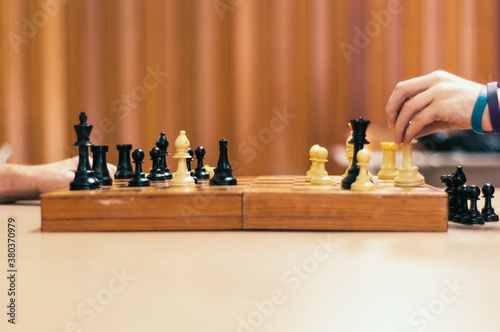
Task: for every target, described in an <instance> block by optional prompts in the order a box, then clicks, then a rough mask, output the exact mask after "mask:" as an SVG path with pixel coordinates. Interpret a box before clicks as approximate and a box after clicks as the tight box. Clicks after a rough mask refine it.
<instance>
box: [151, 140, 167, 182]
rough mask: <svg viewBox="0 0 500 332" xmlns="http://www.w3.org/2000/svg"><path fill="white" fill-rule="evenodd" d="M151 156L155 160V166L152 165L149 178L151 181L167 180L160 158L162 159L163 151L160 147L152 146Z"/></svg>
mask: <svg viewBox="0 0 500 332" xmlns="http://www.w3.org/2000/svg"><path fill="white" fill-rule="evenodd" d="M149 156H150V157H151V160H152V161H153V166H152V167H151V170H150V171H149V174H148V176H147V178H148V179H149V180H150V181H165V180H166V178H165V173H163V172H162V170H161V169H160V160H161V151H160V149H159V148H156V147H155V148H152V149H151V150H149Z"/></svg>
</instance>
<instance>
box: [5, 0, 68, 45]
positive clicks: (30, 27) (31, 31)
mask: <svg viewBox="0 0 500 332" xmlns="http://www.w3.org/2000/svg"><path fill="white" fill-rule="evenodd" d="M69 1H70V0H39V1H38V6H40V9H38V10H37V11H35V12H34V13H33V15H32V16H31V18H30V19H28V18H27V17H26V16H23V17H22V18H21V21H22V23H23V25H22V27H21V33H20V34H19V33H16V32H12V31H11V32H9V34H8V35H7V39H8V40H9V42H10V45H11V46H12V48H13V49H14V52H16V53H19V50H20V46H21V45H22V44H28V43H29V41H30V40H31V39H33V38H35V37H36V36H37V35H38V32H39V31H40V29H42V28H43V27H45V26H46V25H47V24H48V23H49V21H50V20H51V19H52V18H54V17H55V16H56V15H57V14H58V13H59V10H60V7H61V6H63V5H66V4H67V3H68V2H69Z"/></svg>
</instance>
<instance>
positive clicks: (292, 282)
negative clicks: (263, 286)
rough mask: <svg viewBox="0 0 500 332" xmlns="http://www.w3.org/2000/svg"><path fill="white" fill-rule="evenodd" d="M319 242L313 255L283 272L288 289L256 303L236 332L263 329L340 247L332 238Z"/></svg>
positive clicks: (283, 289)
mask: <svg viewBox="0 0 500 332" xmlns="http://www.w3.org/2000/svg"><path fill="white" fill-rule="evenodd" d="M317 242H318V244H317V245H316V247H315V248H314V249H313V252H312V254H311V255H309V256H307V257H306V258H304V259H303V260H302V262H301V263H300V264H295V265H293V266H292V267H290V268H289V269H287V270H286V271H285V272H283V274H282V276H281V281H282V282H283V285H285V286H286V287H282V288H275V289H273V290H272V291H271V292H270V293H269V296H268V297H267V298H265V299H262V300H260V301H254V302H253V306H254V307H255V309H254V310H252V311H251V312H250V313H248V314H247V315H246V316H244V317H241V316H240V317H238V318H237V323H238V325H237V326H236V332H254V331H255V330H256V329H257V328H259V327H261V326H262V325H263V324H264V323H265V321H266V319H269V318H270V317H271V316H272V315H273V313H274V312H275V311H276V309H277V308H278V307H279V306H280V305H282V304H283V303H285V302H286V300H287V299H288V297H289V296H290V294H291V293H293V292H295V291H297V289H299V288H300V286H301V285H302V284H303V282H304V281H306V280H307V279H309V278H310V277H311V275H312V274H313V273H315V272H316V271H317V270H318V268H319V266H320V264H321V263H322V262H325V261H326V260H328V259H329V258H330V257H331V256H332V254H333V252H334V250H335V249H337V248H338V247H340V243H338V242H336V241H333V240H332V239H331V238H330V237H328V238H326V239H319V240H318V241H317Z"/></svg>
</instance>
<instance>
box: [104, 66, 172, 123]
mask: <svg viewBox="0 0 500 332" xmlns="http://www.w3.org/2000/svg"><path fill="white" fill-rule="evenodd" d="M146 72H147V73H146V75H144V77H143V78H142V84H138V85H136V86H134V87H133V88H132V89H130V91H129V92H128V93H122V94H121V95H120V97H119V98H116V99H115V100H113V102H112V103H111V110H112V111H113V112H114V113H118V114H119V119H120V120H123V119H125V118H126V117H127V116H128V115H129V114H130V111H131V110H134V109H136V108H137V106H138V105H139V104H140V103H141V102H143V101H144V100H145V99H146V97H147V96H148V93H149V92H150V91H153V90H155V89H156V88H157V87H158V85H159V84H160V83H162V82H163V80H164V79H165V78H166V77H167V76H168V72H164V71H161V69H160V65H159V64H157V65H156V68H155V69H153V68H151V67H149V66H147V67H146Z"/></svg>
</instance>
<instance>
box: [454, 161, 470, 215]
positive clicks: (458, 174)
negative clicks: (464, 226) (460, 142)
mask: <svg viewBox="0 0 500 332" xmlns="http://www.w3.org/2000/svg"><path fill="white" fill-rule="evenodd" d="M465 182H467V177H466V176H465V173H464V171H463V169H462V166H457V170H456V171H455V172H453V173H451V183H452V187H451V189H450V195H451V198H452V199H451V202H450V205H451V207H452V208H451V209H452V210H453V211H454V212H455V213H457V211H458V209H459V208H460V207H459V205H460V204H459V199H460V198H459V196H458V188H460V186H462V185H464V184H465Z"/></svg>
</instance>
